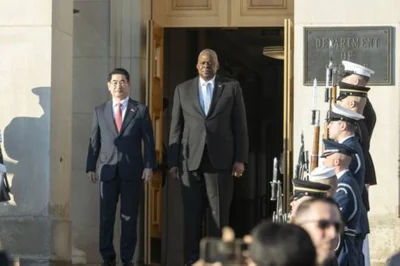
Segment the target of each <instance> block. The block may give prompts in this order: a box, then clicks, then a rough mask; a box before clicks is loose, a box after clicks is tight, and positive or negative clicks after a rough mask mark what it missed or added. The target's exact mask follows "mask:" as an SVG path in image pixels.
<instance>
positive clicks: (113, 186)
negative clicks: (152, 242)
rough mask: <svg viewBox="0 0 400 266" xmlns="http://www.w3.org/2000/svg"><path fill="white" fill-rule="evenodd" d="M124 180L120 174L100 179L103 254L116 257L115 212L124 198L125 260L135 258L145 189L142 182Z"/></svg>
mask: <svg viewBox="0 0 400 266" xmlns="http://www.w3.org/2000/svg"><path fill="white" fill-rule="evenodd" d="M138 180H140V181H137V180H135V181H133V180H124V179H122V178H121V177H120V176H119V175H118V171H117V174H116V176H115V177H114V178H113V179H111V180H109V181H101V182H100V254H101V256H102V257H103V259H104V260H110V259H115V250H114V246H113V237H114V223H115V214H116V210H117V204H118V199H119V197H120V199H121V239H120V253H121V260H122V261H123V262H129V261H131V260H132V258H133V254H134V252H135V247H136V241H137V231H136V230H137V227H136V226H137V220H138V211H139V204H140V200H141V197H142V193H143V182H142V181H141V179H139V178H138Z"/></svg>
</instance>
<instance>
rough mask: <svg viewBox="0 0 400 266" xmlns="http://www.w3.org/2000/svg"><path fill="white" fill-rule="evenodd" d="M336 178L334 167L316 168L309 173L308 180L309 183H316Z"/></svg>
mask: <svg viewBox="0 0 400 266" xmlns="http://www.w3.org/2000/svg"><path fill="white" fill-rule="evenodd" d="M335 176H336V173H335V168H334V167H327V166H318V167H317V168H315V169H314V170H312V171H311V173H310V176H309V177H308V180H310V181H311V182H318V181H320V180H324V179H329V178H333V177H335Z"/></svg>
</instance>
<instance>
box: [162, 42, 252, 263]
mask: <svg viewBox="0 0 400 266" xmlns="http://www.w3.org/2000/svg"><path fill="white" fill-rule="evenodd" d="M218 66H219V65H218V57H217V54H216V53H215V52H214V51H213V50H210V49H206V50H203V51H202V52H201V53H200V55H199V57H198V62H197V70H198V73H199V76H198V77H196V78H194V79H191V80H188V81H186V82H184V83H182V84H180V85H178V86H177V87H176V89H175V94H174V100H173V107H172V114H171V128H170V136H169V151H168V166H169V168H170V174H171V175H172V176H174V177H176V178H179V177H180V178H181V183H182V200H183V210H184V237H185V263H186V264H189V265H190V264H191V263H193V262H194V261H196V260H197V259H198V258H199V241H200V239H201V236H202V222H203V216H204V213H205V210H206V209H207V207H210V209H211V214H212V221H213V222H212V223H211V224H209V226H208V233H209V235H211V236H220V234H221V228H222V227H223V226H226V225H228V223H229V209H230V204H231V201H232V195H233V177H232V176H235V177H240V176H242V174H243V172H244V165H245V163H247V157H248V134H247V122H246V110H245V106H244V102H243V96H242V89H241V87H240V85H239V82H237V81H236V80H232V79H224V78H222V77H220V76H216V72H217V70H218Z"/></svg>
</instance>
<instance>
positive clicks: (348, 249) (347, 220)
mask: <svg viewBox="0 0 400 266" xmlns="http://www.w3.org/2000/svg"><path fill="white" fill-rule="evenodd" d="M323 142H324V145H325V151H324V152H323V154H322V155H321V157H323V158H325V161H324V164H325V165H327V166H331V167H335V172H336V176H337V178H338V187H337V189H336V194H335V196H334V199H335V200H336V202H337V203H338V204H339V208H340V212H341V213H342V217H343V222H344V224H345V229H344V236H343V239H342V241H343V243H342V245H341V246H342V249H341V251H340V254H339V257H338V262H339V265H349V266H353V265H364V258H363V255H362V244H363V241H364V238H365V235H366V232H365V228H367V227H368V220H367V219H366V217H367V215H366V214H367V213H366V210H365V208H364V205H363V204H362V199H361V191H360V188H359V185H358V184H357V181H356V180H355V178H354V177H353V176H352V174H351V172H350V171H349V166H350V162H351V160H352V155H353V154H354V153H355V151H354V150H353V149H352V148H351V147H349V146H347V145H345V144H343V143H338V142H335V141H332V140H326V139H324V140H323Z"/></svg>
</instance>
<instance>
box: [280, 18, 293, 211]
mask: <svg viewBox="0 0 400 266" xmlns="http://www.w3.org/2000/svg"><path fill="white" fill-rule="evenodd" d="M284 35H285V36H284V38H285V40H284V70H283V71H284V92H283V154H282V160H283V164H282V169H281V171H282V172H283V192H284V195H285V197H284V208H285V212H288V211H289V203H290V202H289V198H290V196H291V194H292V179H293V177H292V175H293V171H292V170H293V98H294V97H293V47H294V31H293V22H292V21H291V20H290V19H285V29H284Z"/></svg>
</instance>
